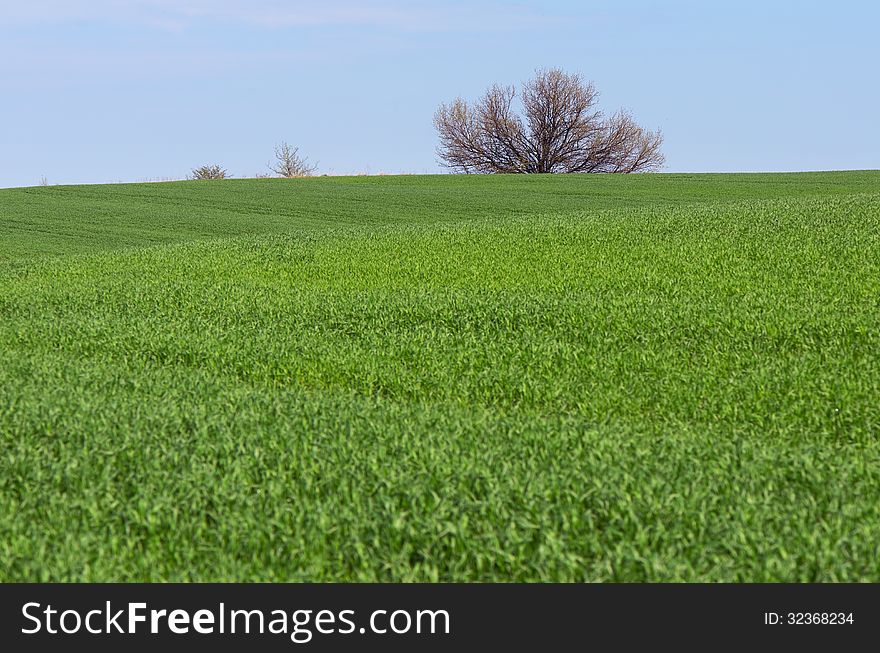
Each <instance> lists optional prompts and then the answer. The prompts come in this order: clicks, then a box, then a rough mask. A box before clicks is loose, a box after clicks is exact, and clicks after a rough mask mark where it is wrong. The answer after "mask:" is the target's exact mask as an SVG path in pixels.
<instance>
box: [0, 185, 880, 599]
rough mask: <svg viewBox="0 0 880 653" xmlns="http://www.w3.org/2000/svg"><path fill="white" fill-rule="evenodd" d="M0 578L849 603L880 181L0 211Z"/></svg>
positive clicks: (857, 540) (876, 367)
mask: <svg viewBox="0 0 880 653" xmlns="http://www.w3.org/2000/svg"><path fill="white" fill-rule="evenodd" d="M0 580H4V581H25V580H26V581H50V580H51V581H73V580H89V581H135V580H152V581H159V580H163V581H165V580H168V581H188V580H198V581H219V580H238V581H245V580H261V581H279V580H286V581H307V580H308V581H328V580H343V581H350V580H353V581H373V580H382V581H417V580H418V581H425V580H427V581H433V580H439V581H489V580H498V581H643V580H650V581H862V580H870V581H875V582H876V581H880V172H851V173H811V174H785V175H770V174H767V175H637V176H604V175H583V176H570V177H563V176H523V177H515V176H514V177H505V176H497V177H496V176H449V175H444V176H412V177H407V176H403V177H369V178H367V177H364V178H315V179H304V180H292V181H285V180H241V181H226V182H181V183H170V184H140V185H113V186H79V187H47V188H29V189H13V190H2V191H0Z"/></svg>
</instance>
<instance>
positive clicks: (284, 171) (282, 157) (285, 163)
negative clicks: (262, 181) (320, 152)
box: [268, 142, 318, 179]
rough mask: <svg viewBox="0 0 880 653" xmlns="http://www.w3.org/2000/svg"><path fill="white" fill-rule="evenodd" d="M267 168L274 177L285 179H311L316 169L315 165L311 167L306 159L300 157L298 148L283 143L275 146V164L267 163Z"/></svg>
mask: <svg viewBox="0 0 880 653" xmlns="http://www.w3.org/2000/svg"><path fill="white" fill-rule="evenodd" d="M268 167H269V170H271V171H272V172H274V173H275V174H276V175H278V176H279V177H284V178H286V179H292V178H294V177H311V176H312V174H313V173H314V172H315V170H317V169H318V166H317V164H315V165H312V164H310V163H309V160H308V159H307V158H305V157H303V156H300V153H299V148H298V147H291V146H290V145H288V144H287V143H285V142H282V143H281V145H276V146H275V163H274V164H273V163H269V164H268Z"/></svg>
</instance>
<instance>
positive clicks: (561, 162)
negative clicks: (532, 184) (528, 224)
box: [434, 69, 664, 173]
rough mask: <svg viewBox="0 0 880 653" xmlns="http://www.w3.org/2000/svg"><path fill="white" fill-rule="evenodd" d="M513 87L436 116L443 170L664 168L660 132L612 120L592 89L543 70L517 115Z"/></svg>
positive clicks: (621, 117) (625, 116)
mask: <svg viewBox="0 0 880 653" xmlns="http://www.w3.org/2000/svg"><path fill="white" fill-rule="evenodd" d="M516 96H517V92H516V89H515V88H514V87H512V86H498V85H495V86H492V87H491V88H490V89H489V90H488V91H487V92H486V94H485V95H484V96H483V98H482V99H481V100H480V101H478V102H476V103H474V104H473V105H469V104H468V103H467V102H465V101H464V100H462V99H461V98H458V99H456V100H455V101H453V102H452V103H451V104H449V105H446V104H443V105H441V106H440V108H439V109H438V110H437V113H436V114H435V115H434V125H435V126H436V128H437V131H438V133H439V135H440V146H439V148H438V154H439V156H440V158H441V159H442V161H443V163H444V164H445V165H446V166H447V167H449V168H451V169H453V170H456V171H458V172H465V173H471V172H473V173H548V172H567V173H577V172H621V173H631V172H648V171H652V170H657V169H659V168H660V167H661V166H662V165H663V162H664V157H663V154H662V153H661V152H660V146H661V144H662V143H663V136H662V135H661V134H660V132H653V131H646V130H645V129H643V128H642V127H640V126H639V125H637V124H636V123H635V121H634V120H633V118H632V116H630V114H629V113H627V112H625V111H618V112H617V113H615V114H613V115H611V116H610V117H606V116H605V115H604V114H603V113H602V112H601V111H599V110H598V109H597V108H596V100H597V97H598V94H597V92H596V89H595V87H594V86H593V84H592V82H585V81H583V80H582V79H581V77H580V76H579V75H576V74H574V75H569V74H566V73H564V72H562V71H561V70H557V69H551V70H539V71H538V72H537V73H536V75H535V77H534V79H532V80H531V81H529V82H527V83H526V84H525V86H524V87H523V90H522V93H521V103H522V108H523V113H522V116H521V115H519V114H518V113H516V112H515V111H514V109H513V101H514V99H515V98H516Z"/></svg>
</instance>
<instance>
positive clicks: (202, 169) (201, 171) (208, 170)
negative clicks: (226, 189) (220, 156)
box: [191, 165, 228, 179]
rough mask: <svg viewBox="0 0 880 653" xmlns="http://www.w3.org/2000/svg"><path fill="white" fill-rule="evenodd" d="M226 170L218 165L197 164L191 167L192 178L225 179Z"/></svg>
mask: <svg viewBox="0 0 880 653" xmlns="http://www.w3.org/2000/svg"><path fill="white" fill-rule="evenodd" d="M227 176H228V175H227V173H226V170H225V169H224V168H221V167H220V166H218V165H210V166H199V167H198V168H193V171H192V176H191V178H192V179H226V177H227Z"/></svg>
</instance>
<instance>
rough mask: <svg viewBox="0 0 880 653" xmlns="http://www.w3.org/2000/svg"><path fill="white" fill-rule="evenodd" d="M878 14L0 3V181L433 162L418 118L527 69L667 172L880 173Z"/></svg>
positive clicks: (711, 8) (496, 4) (834, 5)
mask: <svg viewBox="0 0 880 653" xmlns="http://www.w3.org/2000/svg"><path fill="white" fill-rule="evenodd" d="M878 34H880V2H877V1H876V0H861V1H858V0H837V1H835V2H814V1H811V0H797V1H796V0H776V1H774V0H763V1H752V0H736V1H730V2H720V1H711V0H705V1H697V0H672V1H669V2H647V1H645V0H634V1H630V2H611V1H609V0H604V1H602V2H596V1H581V2H575V1H564V0H555V1H552V2H550V1H548V0H516V1H507V2H502V1H500V0H486V1H480V0H453V1H446V2H424V1H420V0H411V1H408V2H403V1H402V0H384V1H372V0H364V1H361V2H357V1H354V0H351V1H349V0H340V1H334V0H323V1H320V2H319V1H316V0H312V1H298V0H132V1H127V2H125V1H121V0H88V1H76V0H74V1H71V0H0V186H18V185H35V184H37V183H39V181H40V179H41V177H43V176H45V177H46V178H47V179H48V181H49V182H50V183H80V182H96V183H101V182H110V181H120V180H122V181H136V180H143V179H157V178H167V177H183V176H185V175H186V174H187V173H188V172H189V170H190V169H191V168H192V167H194V166H196V165H198V164H202V163H214V162H216V163H221V164H223V165H224V166H225V167H226V168H228V169H229V171H230V173H232V174H233V175H235V176H253V175H254V174H255V173H258V172H266V163H267V162H268V160H269V159H270V158H271V155H272V149H273V146H274V144H275V143H276V142H278V141H281V140H287V141H289V142H290V143H293V144H297V145H299V146H300V147H301V149H302V151H303V152H304V153H306V154H308V156H309V157H310V158H311V159H312V160H313V161H318V162H319V172H322V173H329V174H351V173H358V172H370V173H374V174H375V173H379V172H386V173H398V172H414V173H422V172H437V171H440V167H439V166H438V163H437V159H436V154H435V147H436V138H435V134H434V130H433V127H432V122H431V121H432V115H433V113H434V110H435V109H436V107H437V105H438V104H440V103H441V102H443V101H446V100H450V99H452V98H454V97H455V96H457V95H461V96H462V97H465V98H474V97H476V96H478V95H479V94H480V93H481V92H482V91H483V90H484V89H485V87H486V86H488V85H489V84H491V83H493V82H503V83H519V82H521V81H523V80H524V79H526V78H528V77H529V76H530V74H531V73H532V72H533V71H534V70H535V69H536V68H539V67H560V68H563V69H565V70H567V71H572V72H573V71H577V72H581V73H583V74H584V75H585V76H586V77H587V78H589V79H592V80H593V81H594V82H595V83H596V85H597V87H598V89H599V91H600V92H601V94H602V95H601V103H602V106H603V108H607V109H608V110H613V109H616V108H619V107H626V108H628V109H630V110H631V111H632V112H633V113H634V115H635V116H636V118H637V119H638V121H639V122H641V123H642V124H644V125H645V126H646V127H649V128H660V129H662V130H663V132H664V135H665V137H666V145H665V153H666V156H667V167H666V170H668V171H745V170H762V171H764V170H766V171H770V170H820V169H821V170H827V169H849V168H880V36H878Z"/></svg>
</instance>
